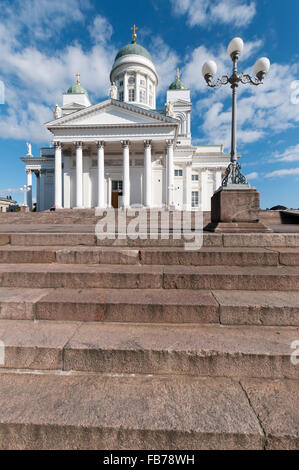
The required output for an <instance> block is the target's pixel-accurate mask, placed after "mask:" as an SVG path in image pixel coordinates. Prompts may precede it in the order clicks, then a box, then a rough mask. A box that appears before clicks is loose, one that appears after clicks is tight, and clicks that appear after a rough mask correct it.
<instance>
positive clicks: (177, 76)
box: [176, 69, 181, 80]
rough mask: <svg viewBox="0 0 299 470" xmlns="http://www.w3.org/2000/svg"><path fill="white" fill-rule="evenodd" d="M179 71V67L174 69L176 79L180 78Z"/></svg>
mask: <svg viewBox="0 0 299 470" xmlns="http://www.w3.org/2000/svg"><path fill="white" fill-rule="evenodd" d="M180 73H181V70H180V69H176V79H177V80H179V79H180Z"/></svg>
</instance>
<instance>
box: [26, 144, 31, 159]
mask: <svg viewBox="0 0 299 470" xmlns="http://www.w3.org/2000/svg"><path fill="white" fill-rule="evenodd" d="M26 145H27V155H28V156H32V149H31V144H30V142H26Z"/></svg>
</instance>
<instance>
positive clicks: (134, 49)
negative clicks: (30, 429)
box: [115, 41, 153, 62]
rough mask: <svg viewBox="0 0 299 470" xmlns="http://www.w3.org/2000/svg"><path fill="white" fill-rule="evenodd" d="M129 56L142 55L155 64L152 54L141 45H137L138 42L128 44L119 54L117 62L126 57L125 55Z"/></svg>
mask: <svg viewBox="0 0 299 470" xmlns="http://www.w3.org/2000/svg"><path fill="white" fill-rule="evenodd" d="M129 54H134V55H141V56H143V57H145V58H146V59H148V60H150V61H151V62H153V59H152V56H151V55H150V53H149V52H148V51H147V50H146V49H145V47H143V46H140V44H137V42H136V41H132V42H131V43H130V44H127V45H126V46H124V47H123V48H122V49H121V50H120V51H119V52H118V54H117V56H116V57H115V61H116V60H117V59H119V58H120V57H124V56H125V55H129Z"/></svg>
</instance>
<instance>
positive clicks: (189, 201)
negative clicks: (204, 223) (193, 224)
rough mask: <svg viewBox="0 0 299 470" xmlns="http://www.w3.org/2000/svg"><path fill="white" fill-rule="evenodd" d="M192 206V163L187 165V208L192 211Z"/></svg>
mask: <svg viewBox="0 0 299 470" xmlns="http://www.w3.org/2000/svg"><path fill="white" fill-rule="evenodd" d="M191 206H192V163H191V162H188V163H186V166H185V210H187V211H190V210H191Z"/></svg>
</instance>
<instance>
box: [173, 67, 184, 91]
mask: <svg viewBox="0 0 299 470" xmlns="http://www.w3.org/2000/svg"><path fill="white" fill-rule="evenodd" d="M180 73H181V71H180V69H177V76H176V80H175V81H174V82H172V84H171V85H170V87H169V88H168V90H188V88H187V87H186V85H185V83H184V82H182V80H180Z"/></svg>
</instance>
